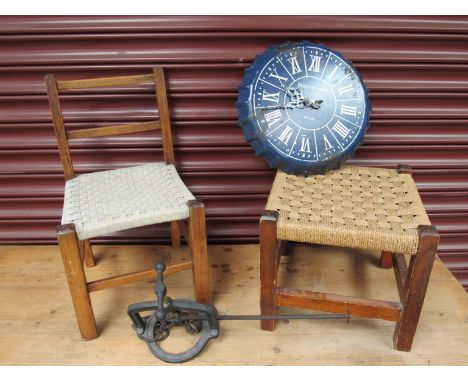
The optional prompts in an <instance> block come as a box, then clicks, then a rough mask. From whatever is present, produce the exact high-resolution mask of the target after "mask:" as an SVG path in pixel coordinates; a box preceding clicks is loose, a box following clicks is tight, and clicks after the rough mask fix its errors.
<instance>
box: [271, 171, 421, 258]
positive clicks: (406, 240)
mask: <svg viewBox="0 0 468 382" xmlns="http://www.w3.org/2000/svg"><path fill="white" fill-rule="evenodd" d="M266 209H267V210H273V211H275V210H276V211H278V213H279V218H278V226H277V231H278V232H277V236H278V239H281V240H288V241H296V242H306V243H316V244H325V245H336V246H341V247H354V248H362V249H369V250H379V251H389V252H396V253H408V254H414V253H415V252H416V250H417V247H418V231H417V227H418V225H430V222H429V219H428V217H427V214H426V211H425V209H424V206H423V204H422V202H421V199H420V197H419V194H418V191H417V188H416V185H415V183H414V181H413V179H412V177H411V175H409V174H399V173H398V172H397V170H393V169H381V168H370V167H357V166H344V167H342V168H340V169H338V170H334V171H330V172H328V173H327V174H325V175H316V176H310V177H307V178H305V177H302V176H296V175H287V174H286V173H284V172H282V171H280V170H278V172H277V174H276V178H275V181H274V183H273V186H272V190H271V193H270V196H269V198H268V202H267V206H266Z"/></svg>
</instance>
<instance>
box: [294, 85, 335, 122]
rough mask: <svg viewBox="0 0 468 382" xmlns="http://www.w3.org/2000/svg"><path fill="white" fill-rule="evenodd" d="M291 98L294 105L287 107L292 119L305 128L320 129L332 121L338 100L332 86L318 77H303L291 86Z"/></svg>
mask: <svg viewBox="0 0 468 382" xmlns="http://www.w3.org/2000/svg"><path fill="white" fill-rule="evenodd" d="M289 89H290V94H291V95H290V96H289V97H290V99H289V102H291V103H292V104H293V105H294V107H292V108H287V109H286V113H287V114H288V117H289V118H290V119H291V121H292V122H293V123H294V124H295V125H297V126H298V127H300V128H302V129H305V130H318V129H321V128H323V127H324V126H325V125H326V124H327V123H328V122H330V121H331V119H332V118H333V116H334V114H335V105H336V100H335V96H334V94H333V91H332V89H331V88H330V86H329V85H328V84H327V83H326V82H325V81H323V80H321V79H319V78H316V77H303V78H300V79H298V80H296V81H294V82H293V83H292V84H291V85H290V86H289Z"/></svg>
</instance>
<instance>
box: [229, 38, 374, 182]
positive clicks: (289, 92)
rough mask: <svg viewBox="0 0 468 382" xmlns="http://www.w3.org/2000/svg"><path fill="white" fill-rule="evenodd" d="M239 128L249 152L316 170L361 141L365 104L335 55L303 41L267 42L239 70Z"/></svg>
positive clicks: (296, 169)
mask: <svg viewBox="0 0 468 382" xmlns="http://www.w3.org/2000/svg"><path fill="white" fill-rule="evenodd" d="M237 109H238V113H239V125H240V126H241V127H242V129H243V131H244V135H245V137H246V139H247V141H248V142H249V143H250V144H251V145H252V147H253V148H254V149H255V153H256V155H258V156H260V157H262V158H264V159H265V160H267V161H268V163H269V165H270V167H272V168H280V169H282V170H283V171H285V172H287V173H289V174H296V175H305V176H307V175H311V174H323V173H325V172H326V171H328V170H331V169H334V168H337V167H339V166H340V165H341V163H342V162H343V161H344V160H346V159H347V158H349V157H350V156H351V155H352V154H353V153H354V151H355V150H356V148H357V147H358V145H359V144H360V143H361V142H362V140H363V138H364V134H365V131H366V129H367V126H368V123H369V112H370V103H369V100H368V95H367V89H366V87H365V86H364V84H363V82H362V80H361V77H360V75H359V73H358V72H357V71H356V69H355V68H354V67H353V66H352V64H351V63H350V62H349V61H348V60H346V59H345V58H344V57H343V56H342V55H341V54H339V53H338V52H336V51H333V50H331V49H329V48H327V47H326V46H324V45H317V44H312V43H310V42H308V41H302V42H295V43H292V42H289V43H286V44H284V45H279V46H272V47H270V48H269V49H267V50H266V51H265V52H264V53H262V54H261V55H259V56H257V57H256V58H255V61H254V63H253V64H252V66H250V67H249V68H248V69H246V71H245V75H244V79H243V81H242V83H241V85H240V86H239V98H238V101H237Z"/></svg>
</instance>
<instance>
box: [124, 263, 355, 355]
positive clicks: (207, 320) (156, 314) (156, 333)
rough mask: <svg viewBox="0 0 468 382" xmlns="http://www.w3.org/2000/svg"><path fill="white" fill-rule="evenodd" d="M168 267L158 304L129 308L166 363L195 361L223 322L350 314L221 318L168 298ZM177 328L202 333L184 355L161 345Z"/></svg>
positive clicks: (203, 306)
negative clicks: (169, 351) (166, 349)
mask: <svg viewBox="0 0 468 382" xmlns="http://www.w3.org/2000/svg"><path fill="white" fill-rule="evenodd" d="M165 269H166V265H165V264H164V263H162V262H158V263H157V264H156V271H157V272H158V277H157V280H156V285H155V287H154V292H155V294H156V296H157V300H156V301H145V302H140V303H137V304H132V305H130V306H129V307H128V315H129V317H130V319H131V320H132V322H133V329H134V330H135V332H136V334H137V336H138V337H139V338H140V339H142V340H143V341H145V342H146V343H147V344H148V347H149V349H150V351H151V353H153V355H154V356H155V357H157V358H159V359H160V360H162V361H165V362H170V363H182V362H186V361H188V360H190V359H192V358H195V357H196V356H197V355H198V354H199V353H200V352H201V351H202V350H203V349H204V348H205V346H206V344H207V343H208V341H209V340H210V339H212V338H216V337H218V335H219V324H218V321H220V320H229V321H247V320H272V319H275V320H279V319H295V320H297V319H308V320H311V319H314V320H320V319H337V318H341V319H346V321H347V322H349V314H346V315H345V314H327V313H323V314H276V315H274V316H267V315H255V314H251V315H250V314H241V315H228V314H224V315H218V314H217V311H216V308H215V307H214V306H213V305H210V304H200V303H197V302H194V301H191V300H172V299H171V298H170V297H168V296H166V294H167V288H166V285H165V284H164V270H165ZM151 310H152V311H153V313H152V314H151V315H150V316H146V317H142V316H141V315H140V313H141V312H147V311H151ZM174 326H184V327H185V330H186V331H187V333H189V334H198V333H200V338H199V339H198V341H197V342H196V343H195V345H194V346H193V347H192V348H190V349H188V350H186V351H184V352H182V353H168V352H166V351H164V350H163V349H162V348H161V347H160V346H159V342H161V341H164V340H165V339H167V338H168V337H169V334H170V329H171V328H172V327H174Z"/></svg>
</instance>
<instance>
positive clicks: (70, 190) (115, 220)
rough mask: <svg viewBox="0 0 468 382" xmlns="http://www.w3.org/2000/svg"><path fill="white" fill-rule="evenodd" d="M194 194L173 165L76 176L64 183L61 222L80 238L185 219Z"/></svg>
mask: <svg viewBox="0 0 468 382" xmlns="http://www.w3.org/2000/svg"><path fill="white" fill-rule="evenodd" d="M193 199H195V198H194V196H193V195H192V194H191V193H190V191H189V190H188V188H187V187H186V186H185V184H184V183H183V182H182V180H181V179H180V177H179V174H178V173H177V170H176V168H175V167H174V165H172V164H170V165H168V164H165V163H152V164H145V165H142V166H135V167H128V168H123V169H118V170H110V171H101V172H94V173H90V174H83V175H79V176H77V177H76V178H74V179H71V180H69V181H67V182H66V185H65V200H64V208H63V215H62V224H69V223H73V224H75V228H76V233H77V236H78V238H79V239H80V240H85V239H89V238H92V237H96V236H101V235H106V234H109V233H112V232H115V231H121V230H126V229H130V228H135V227H140V226H145V225H150V224H156V223H163V222H169V221H174V220H181V219H186V218H188V217H189V208H188V206H187V201H189V200H193Z"/></svg>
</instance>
